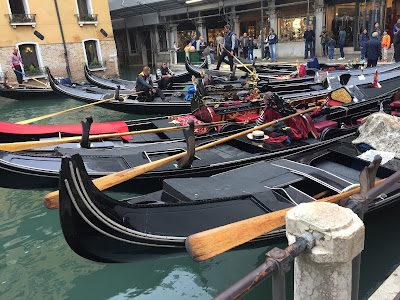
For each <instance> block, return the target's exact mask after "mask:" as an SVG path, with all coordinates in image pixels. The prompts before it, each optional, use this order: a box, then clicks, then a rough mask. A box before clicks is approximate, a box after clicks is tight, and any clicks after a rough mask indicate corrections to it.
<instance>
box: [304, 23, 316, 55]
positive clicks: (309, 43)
mask: <svg viewBox="0 0 400 300" xmlns="http://www.w3.org/2000/svg"><path fill="white" fill-rule="evenodd" d="M314 40H315V33H314V30H312V29H311V26H310V25H308V26H307V30H306V31H305V32H304V43H305V46H304V47H305V48H304V59H307V58H308V51H310V57H311V58H313V57H314V47H313V43H314Z"/></svg>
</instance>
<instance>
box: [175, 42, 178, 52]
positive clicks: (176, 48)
mask: <svg viewBox="0 0 400 300" xmlns="http://www.w3.org/2000/svg"><path fill="white" fill-rule="evenodd" d="M174 50H175V51H178V50H179V47H178V45H177V44H176V42H174Z"/></svg>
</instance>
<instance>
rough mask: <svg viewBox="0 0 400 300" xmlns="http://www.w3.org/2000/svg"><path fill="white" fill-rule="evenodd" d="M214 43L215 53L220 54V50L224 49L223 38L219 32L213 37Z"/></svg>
mask: <svg viewBox="0 0 400 300" xmlns="http://www.w3.org/2000/svg"><path fill="white" fill-rule="evenodd" d="M215 43H216V44H217V54H218V56H219V55H221V52H222V50H224V38H223V37H222V36H221V34H220V33H218V34H217V38H216V39H215Z"/></svg>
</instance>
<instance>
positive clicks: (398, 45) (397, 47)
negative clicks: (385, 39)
mask: <svg viewBox="0 0 400 300" xmlns="http://www.w3.org/2000/svg"><path fill="white" fill-rule="evenodd" d="M395 29H396V33H395V34H394V38H393V46H394V61H395V62H400V23H397V24H396V27H395Z"/></svg>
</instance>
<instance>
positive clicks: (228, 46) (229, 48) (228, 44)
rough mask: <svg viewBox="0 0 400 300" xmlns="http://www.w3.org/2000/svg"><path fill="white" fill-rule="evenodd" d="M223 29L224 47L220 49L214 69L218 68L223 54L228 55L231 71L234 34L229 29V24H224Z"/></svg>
mask: <svg viewBox="0 0 400 300" xmlns="http://www.w3.org/2000/svg"><path fill="white" fill-rule="evenodd" d="M224 30H225V41H224V48H223V50H222V53H221V55H220V56H219V58H218V63H217V67H216V68H215V70H219V67H220V66H221V63H222V61H223V60H224V57H225V56H228V59H229V66H230V67H231V71H233V48H234V47H235V41H236V36H235V34H234V33H233V32H232V31H231V26H230V25H229V24H226V25H225V26H224Z"/></svg>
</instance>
